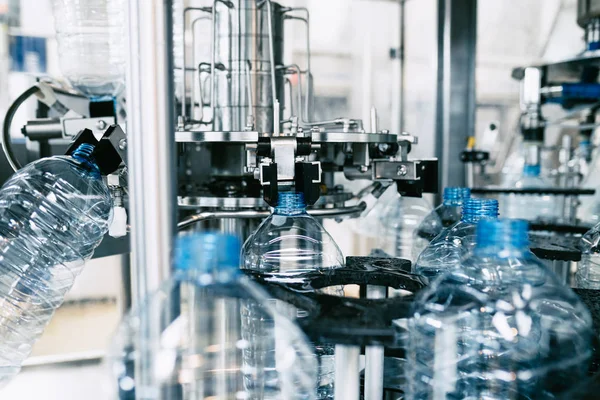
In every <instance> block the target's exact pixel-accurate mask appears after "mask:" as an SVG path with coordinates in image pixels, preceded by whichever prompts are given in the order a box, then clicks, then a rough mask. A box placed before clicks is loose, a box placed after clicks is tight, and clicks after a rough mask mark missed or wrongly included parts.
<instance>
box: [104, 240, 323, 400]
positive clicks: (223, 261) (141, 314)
mask: <svg viewBox="0 0 600 400" xmlns="http://www.w3.org/2000/svg"><path fill="white" fill-rule="evenodd" d="M239 263H240V241H239V240H238V239H237V238H236V237H234V236H231V235H223V234H211V233H205V234H192V235H188V236H183V237H181V238H180V239H179V241H178V243H177V246H176V256H175V272H174V274H173V277H172V278H171V279H169V280H168V281H166V282H164V283H163V284H162V286H161V288H160V289H159V290H158V291H157V292H155V293H153V294H152V295H150V296H149V298H148V299H147V300H146V301H144V302H143V303H142V304H140V306H139V307H137V308H135V309H134V310H132V311H131V312H130V313H129V314H128V315H127V316H126V317H125V319H124V320H123V322H122V323H121V325H120V327H119V329H118V330H117V333H116V335H115V339H114V341H113V344H112V348H111V350H110V351H109V355H110V357H109V362H110V364H111V367H112V372H113V373H114V374H115V382H116V383H117V384H118V387H117V389H116V390H117V391H118V393H119V397H120V398H121V399H129V398H136V399H144V400H173V399H223V400H230V399H231V400H234V399H256V400H275V399H291V400H312V399H314V398H315V394H316V370H317V367H316V359H315V355H314V353H313V352H312V351H311V347H310V345H309V344H308V342H307V341H306V338H305V336H304V334H303V333H302V331H301V330H300V328H298V327H297V326H296V325H295V324H294V323H293V322H292V320H290V319H289V318H287V317H285V316H284V315H281V314H280V313H278V311H277V310H276V309H275V307H274V305H273V301H272V300H270V299H269V297H268V295H267V293H266V292H264V291H263V289H262V288H261V287H260V286H258V285H257V284H256V283H254V282H252V281H251V280H250V279H248V278H247V277H246V276H244V275H243V274H242V273H241V270H240V268H239ZM134 395H135V397H134Z"/></svg>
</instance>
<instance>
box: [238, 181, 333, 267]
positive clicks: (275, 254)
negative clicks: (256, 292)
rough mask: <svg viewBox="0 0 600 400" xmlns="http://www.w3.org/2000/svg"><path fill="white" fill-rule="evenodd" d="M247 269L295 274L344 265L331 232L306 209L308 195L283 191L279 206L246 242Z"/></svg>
mask: <svg viewBox="0 0 600 400" xmlns="http://www.w3.org/2000/svg"><path fill="white" fill-rule="evenodd" d="M242 253H243V268H246V269H251V270H255V271H259V272H269V273H273V272H275V273H278V274H280V275H281V276H285V275H294V274H297V273H302V272H306V271H311V270H314V269H329V268H336V267H340V266H343V265H344V256H343V255H342V252H341V251H340V248H339V247H338V245H337V244H336V243H335V241H334V240H333V238H332V237H331V235H329V233H328V232H327V231H326V230H325V229H324V228H323V226H322V225H321V224H320V223H319V222H318V221H317V220H316V219H315V218H314V217H312V216H310V215H309V214H308V213H307V212H306V203H305V202H304V195H303V194H302V193H295V192H283V193H279V199H278V202H277V207H275V208H274V210H273V214H271V216H269V217H268V218H267V219H265V220H264V221H263V222H262V224H260V226H259V227H258V229H257V230H256V232H254V234H252V235H251V236H250V237H249V238H248V240H247V241H246V243H244V248H243V250H242Z"/></svg>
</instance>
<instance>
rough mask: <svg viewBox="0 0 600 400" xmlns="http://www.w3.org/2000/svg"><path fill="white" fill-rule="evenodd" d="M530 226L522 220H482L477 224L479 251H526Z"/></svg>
mask: <svg viewBox="0 0 600 400" xmlns="http://www.w3.org/2000/svg"><path fill="white" fill-rule="evenodd" d="M528 231H529V224H528V223H527V221H524V220H520V219H482V220H480V221H479V222H478V223H477V233H476V236H475V237H476V247H477V249H479V250H481V249H488V248H493V249H495V250H498V249H526V248H527V247H528V246H529V236H528Z"/></svg>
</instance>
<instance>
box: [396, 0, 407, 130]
mask: <svg viewBox="0 0 600 400" xmlns="http://www.w3.org/2000/svg"><path fill="white" fill-rule="evenodd" d="M405 40H406V0H400V47H399V49H398V57H399V59H398V61H399V62H400V65H399V68H400V77H399V79H400V81H399V82H398V85H399V88H398V91H399V93H398V95H399V96H400V99H399V104H398V120H399V123H400V126H399V127H398V132H401V131H402V129H404V77H405V76H406V72H405V62H406V61H405V57H404V45H405Z"/></svg>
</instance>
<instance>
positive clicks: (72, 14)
mask: <svg viewBox="0 0 600 400" xmlns="http://www.w3.org/2000/svg"><path fill="white" fill-rule="evenodd" d="M52 3H53V8H54V21H55V28H56V39H57V41H58V54H59V62H60V67H61V70H62V73H63V75H64V76H65V77H66V78H67V79H68V80H69V82H71V85H73V87H75V88H76V89H78V90H79V91H81V93H83V94H85V95H86V96H88V97H90V98H92V99H100V98H110V97H116V96H118V95H119V94H120V93H121V92H122V91H123V89H124V88H125V65H126V54H125V49H126V43H127V39H126V38H127V33H126V30H125V28H126V27H127V21H126V11H127V10H126V9H127V5H126V3H125V1H124V0H53V1H52Z"/></svg>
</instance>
